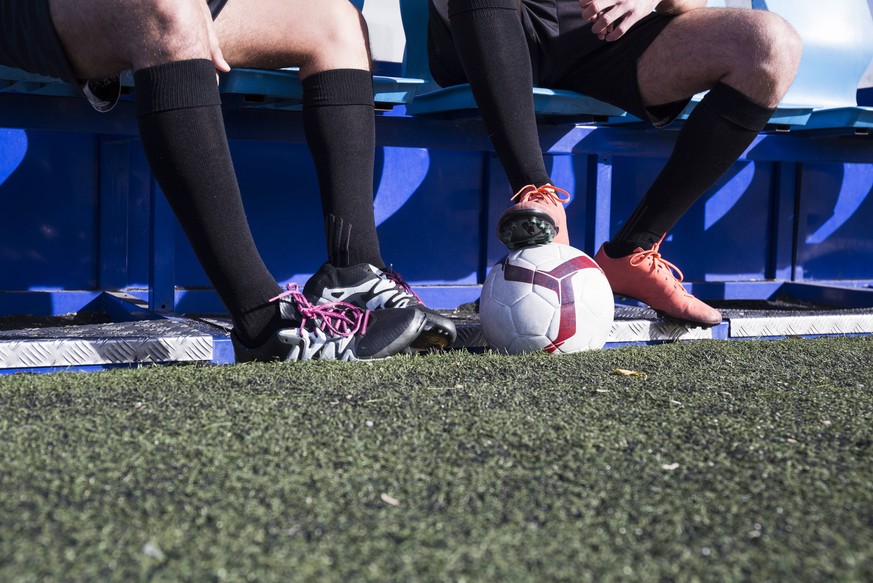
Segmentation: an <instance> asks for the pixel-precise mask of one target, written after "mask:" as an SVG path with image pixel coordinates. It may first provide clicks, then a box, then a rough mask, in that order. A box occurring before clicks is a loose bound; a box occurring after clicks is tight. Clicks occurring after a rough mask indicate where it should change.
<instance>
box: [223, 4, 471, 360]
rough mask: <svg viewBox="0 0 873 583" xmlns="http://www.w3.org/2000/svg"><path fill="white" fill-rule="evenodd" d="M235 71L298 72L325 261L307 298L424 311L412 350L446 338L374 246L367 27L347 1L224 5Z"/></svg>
mask: <svg viewBox="0 0 873 583" xmlns="http://www.w3.org/2000/svg"><path fill="white" fill-rule="evenodd" d="M216 29H217V31H218V36H219V38H220V40H221V46H222V50H223V52H224V55H225V57H226V58H227V60H228V61H229V62H230V63H231V64H232V65H234V66H253V67H263V68H279V67H288V66H299V67H300V74H301V78H302V80H303V126H304V131H305V134H306V139H307V143H308V145H309V148H310V150H311V151H312V157H313V160H314V163H315V168H316V172H317V174H318V181H319V186H320V191H321V200H322V210H323V213H324V220H325V230H326V237H327V256H328V261H327V263H325V264H324V265H323V266H322V268H321V269H320V270H319V272H318V273H316V274H315V276H314V277H313V278H312V279H311V280H310V281H309V282H307V284H306V287H305V291H306V293H307V295H309V296H310V297H319V298H321V300H322V301H336V300H342V301H346V302H350V303H353V304H355V305H359V306H361V307H366V308H370V309H376V308H394V307H405V306H414V307H416V308H418V309H419V310H422V311H423V312H425V313H426V314H427V322H426V324H425V327H424V331H423V333H422V336H421V338H419V339H417V340H416V342H415V343H414V346H415V347H416V348H431V347H434V348H444V347H446V346H448V345H449V344H450V343H451V342H453V341H454V339H455V336H456V330H455V326H454V324H453V323H452V322H451V320H449V319H447V318H445V317H443V316H441V315H440V314H438V313H436V312H434V311H433V310H429V309H427V308H426V307H425V306H424V304H423V303H422V302H421V300H420V298H419V297H418V296H417V295H415V294H414V293H413V292H412V290H411V289H410V288H409V286H408V285H407V284H406V283H405V282H404V281H403V280H402V279H400V278H399V276H397V275H396V274H395V273H393V271H392V270H391V269H388V268H386V267H385V266H386V263H385V261H384V260H383V259H382V255H381V252H380V248H379V240H378V235H377V231H376V222H375V215H374V212H373V166H374V162H375V119H374V116H375V112H374V106H373V81H372V75H371V73H370V55H369V38H368V35H367V29H366V24H365V22H364V19H363V17H362V16H361V14H360V13H359V12H358V10H357V9H356V8H355V7H354V6H353V5H352V4H351V3H350V2H348V0H319V2H311V1H309V0H229V2H228V3H227V5H226V6H225V7H224V9H223V10H222V11H221V13H220V14H219V16H218V18H217V19H216Z"/></svg>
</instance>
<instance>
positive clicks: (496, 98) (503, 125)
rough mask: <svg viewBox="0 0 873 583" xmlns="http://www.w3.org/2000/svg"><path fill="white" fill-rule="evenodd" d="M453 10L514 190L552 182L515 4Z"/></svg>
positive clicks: (481, 0)
mask: <svg viewBox="0 0 873 583" xmlns="http://www.w3.org/2000/svg"><path fill="white" fill-rule="evenodd" d="M448 6H449V22H450V27H451V31H452V38H453V39H454V42H455V48H456V50H457V52H458V58H459V59H460V61H461V64H462V65H463V67H464V72H465V73H466V75H467V79H468V80H469V81H470V86H471V88H472V90H473V95H474V97H475V98H476V103H477V104H478V105H479V110H480V113H481V115H482V119H483V120H484V121H485V125H486V127H487V128H488V133H489V134H490V136H491V141H492V143H493V144H494V149H495V150H496V151H497V156H498V158H499V159H500V162H501V164H502V165H503V168H504V170H505V171H506V175H507V177H508V178H509V183H510V185H511V186H512V188H513V191H514V192H517V191H518V190H519V189H520V188H521V187H523V186H525V185H528V184H534V185H536V186H542V185H543V184H547V183H549V182H550V179H549V175H548V173H547V172H546V168H545V163H544V162H543V153H542V149H541V148H540V142H539V134H538V133H537V124H536V117H535V114H534V103H533V95H532V93H531V87H532V86H533V72H532V67H531V63H530V55H529V53H528V50H527V39H526V37H525V34H524V29H523V28H522V26H521V20H520V19H519V16H518V8H517V6H516V0H475V1H472V2H471V1H469V0H467V1H464V2H460V1H457V0H449V4H448Z"/></svg>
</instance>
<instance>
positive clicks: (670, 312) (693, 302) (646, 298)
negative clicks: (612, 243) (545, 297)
mask: <svg viewBox="0 0 873 583" xmlns="http://www.w3.org/2000/svg"><path fill="white" fill-rule="evenodd" d="M663 240H664V237H661V240H660V241H658V242H657V243H655V245H654V246H653V247H652V248H651V249H649V250H648V251H646V250H643V249H641V248H640V247H637V248H636V250H635V251H634V252H633V253H631V254H630V255H627V256H625V257H619V258H618V259H613V258H611V257H609V256H608V255H607V254H606V251H605V250H604V249H603V246H601V247H600V250H599V251H598V252H597V255H595V256H594V261H595V262H596V263H597V265H599V266H600V268H601V269H602V270H603V273H605V274H606V279H607V280H609V285H610V286H612V291H613V293H615V294H618V295H622V296H628V297H631V298H634V299H637V300H640V301H641V302H645V303H647V304H648V305H649V306H651V307H652V309H654V310H655V311H657V312H658V313H659V314H661V315H663V316H668V317H670V318H674V319H676V320H681V321H683V322H688V323H690V324H695V325H698V326H715V325H716V324H719V323H721V313H720V312H719V311H718V310H716V309H715V308H712V307H710V306H708V305H706V304H704V303H703V302H701V301H700V300H698V299H697V298H695V297H694V296H692V295H691V294H690V293H688V292H687V291H685V288H684V287H683V286H682V283H681V282H682V278H683V276H682V272H681V271H680V270H679V268H678V267H676V266H675V265H673V264H672V263H670V262H669V261H667V260H665V259H664V258H662V257H661V254H660V253H659V252H658V249H659V248H660V246H661V241H663ZM674 272H675V273H677V274H678V278H677V277H676V276H674V275H673V273H674Z"/></svg>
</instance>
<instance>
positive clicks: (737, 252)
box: [610, 156, 773, 281]
mask: <svg viewBox="0 0 873 583" xmlns="http://www.w3.org/2000/svg"><path fill="white" fill-rule="evenodd" d="M613 162H614V170H613V191H612V209H611V228H610V235H615V234H616V233H617V232H618V231H619V230H620V229H621V227H622V225H623V224H624V221H625V220H626V219H627V217H628V216H630V213H631V212H632V211H633V209H634V207H635V206H636V205H637V203H638V202H639V200H640V199H641V198H642V196H643V194H644V193H645V191H646V190H647V189H648V188H649V186H650V185H651V183H652V182H653V181H654V179H655V177H656V176H657V174H658V172H660V170H661V168H662V166H663V163H664V160H659V159H649V158H627V157H624V156H615V157H614V158H613ZM772 181H773V166H772V164H768V163H751V162H741V163H738V164H735V165H734V166H733V167H732V168H731V169H730V170H729V171H728V172H727V173H726V174H725V176H723V177H722V178H721V179H720V180H719V181H718V182H717V183H716V184H715V185H714V186H713V187H712V188H711V189H709V190H708V191H707V192H706V193H705V194H704V195H703V197H701V199H699V200H698V201H697V202H696V203H695V204H694V205H693V206H692V208H691V209H690V210H689V211H688V212H687V213H686V214H685V216H683V217H682V218H681V219H680V221H679V223H678V224H677V225H676V227H675V228H674V229H673V230H672V231H671V232H670V233H669V234H668V237H667V239H666V241H665V242H664V245H663V247H662V253H663V254H664V256H665V257H666V258H667V259H668V260H669V261H671V262H673V263H675V264H676V265H678V266H679V268H680V269H681V270H682V272H683V273H684V275H685V279H686V280H688V281H724V280H749V279H763V278H765V276H766V274H767V267H768V264H769V261H770V260H769V257H770V252H771V241H770V233H771V228H770V225H771V214H770V213H771V206H772V205H771V188H772V184H773V182H772Z"/></svg>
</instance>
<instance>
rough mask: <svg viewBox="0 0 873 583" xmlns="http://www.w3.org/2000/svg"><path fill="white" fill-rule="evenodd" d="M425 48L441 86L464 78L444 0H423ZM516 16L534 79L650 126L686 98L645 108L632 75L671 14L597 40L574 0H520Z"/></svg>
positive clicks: (674, 112) (670, 115)
mask: <svg viewBox="0 0 873 583" xmlns="http://www.w3.org/2000/svg"><path fill="white" fill-rule="evenodd" d="M428 1H429V3H430V21H429V24H428V52H429V56H430V69H431V74H432V75H433V78H434V81H436V82H437V83H439V84H440V85H441V86H443V87H445V86H448V85H457V84H460V83H466V82H467V78H466V75H465V74H464V70H463V67H462V66H461V62H460V60H459V59H458V55H457V52H456V51H455V47H454V42H453V41H452V34H451V31H450V28H449V24H448V17H447V9H446V1H447V0H428ZM519 16H520V18H521V22H522V27H523V28H524V31H525V36H526V37H527V46H528V52H529V54H530V60H531V68H532V70H533V79H534V85H536V86H539V87H548V88H550V89H570V90H573V91H578V92H580V93H584V94H585V95H588V96H590V97H594V98H595V99H599V100H600V101H605V102H607V103H611V104H613V105H615V106H617V107H620V108H622V109H624V110H625V111H628V112H629V113H631V114H633V115H635V116H637V117H639V118H640V119H642V120H646V121H649V122H650V123H652V124H653V125H654V126H656V127H662V126H665V125H667V124H668V123H670V122H671V121H673V120H674V119H675V118H676V117H677V116H678V115H679V114H680V113H682V110H683V109H684V108H685V106H686V105H687V104H688V101H690V97H689V99H686V100H682V101H677V102H675V103H670V104H667V105H660V106H657V107H653V108H647V107H645V106H644V105H643V99H642V96H641V95H640V89H639V83H638V81H637V61H638V60H639V58H640V56H641V55H642V54H643V52H645V50H646V49H647V48H648V47H649V45H650V44H651V43H652V41H654V40H655V38H656V37H657V36H658V35H659V34H660V33H661V31H662V30H664V27H666V26H667V25H668V24H669V23H670V21H671V20H672V18H673V17H672V16H667V15H663V14H654V13H653V14H651V15H649V16H647V17H645V18H643V19H642V20H640V21H639V22H638V23H636V24H635V25H634V26H633V27H632V28H631V29H630V30H629V31H628V32H627V33H625V35H624V36H622V38H621V39H619V40H617V41H614V42H605V41H601V40H599V39H598V38H597V37H596V36H595V35H594V34H593V33H592V32H591V25H590V23H587V22H585V21H583V20H582V18H581V8H580V7H579V0H521V2H520V7H519Z"/></svg>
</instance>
